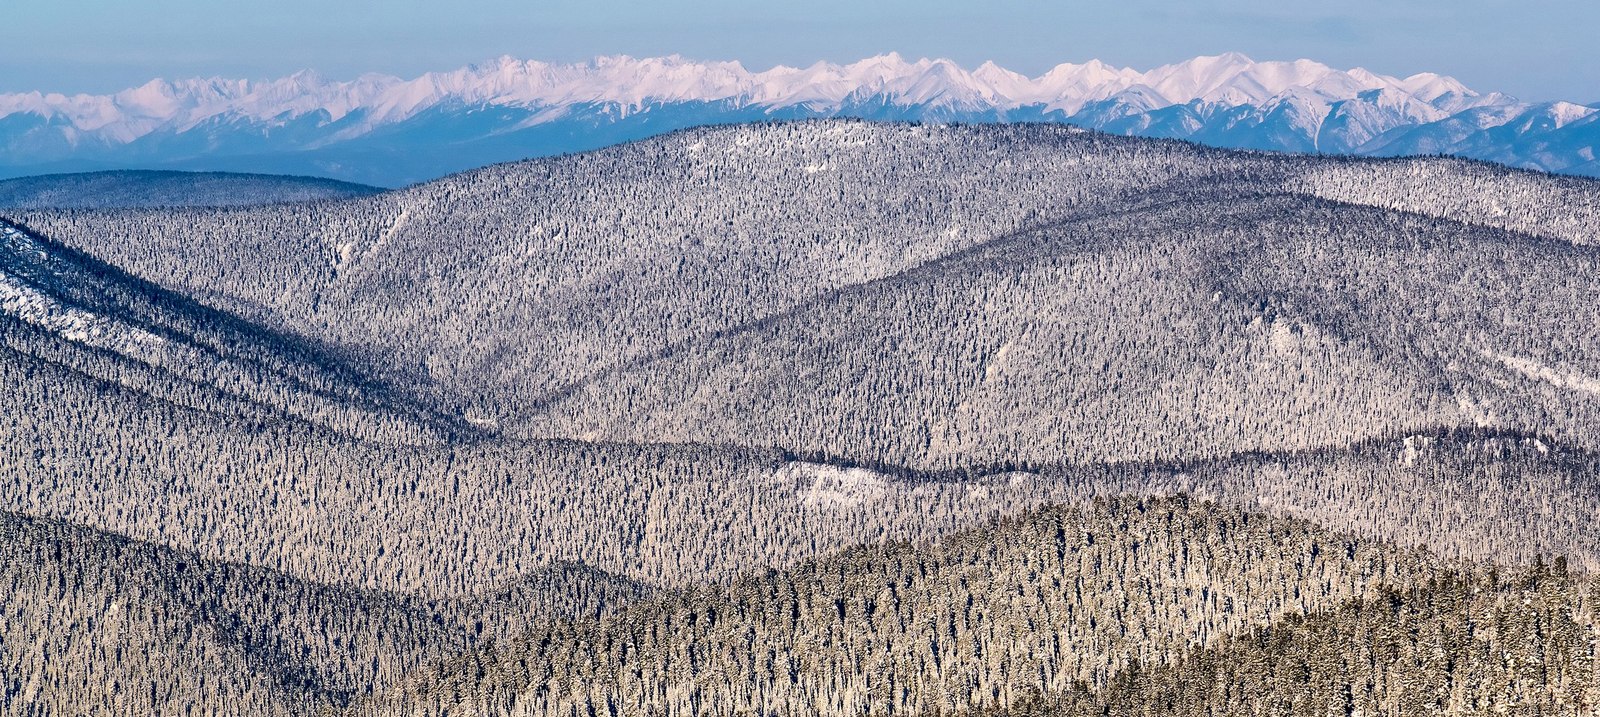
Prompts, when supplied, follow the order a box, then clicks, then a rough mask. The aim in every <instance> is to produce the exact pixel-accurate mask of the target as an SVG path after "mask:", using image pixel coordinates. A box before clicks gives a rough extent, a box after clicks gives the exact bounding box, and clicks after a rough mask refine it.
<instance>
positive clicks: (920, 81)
mask: <svg viewBox="0 0 1600 717" xmlns="http://www.w3.org/2000/svg"><path fill="white" fill-rule="evenodd" d="M1372 89H1384V90H1389V91H1393V92H1398V93H1403V94H1405V95H1408V96H1412V97H1415V98H1417V99H1418V100H1420V101H1422V102H1424V103H1434V102H1435V101H1436V100H1438V99H1439V98H1450V102H1452V103H1454V104H1463V103H1470V101H1471V100H1472V99H1473V98H1477V97H1478V95H1477V94H1476V93H1473V92H1472V91H1471V90H1468V89H1467V88H1466V87H1464V86H1462V85H1461V84H1460V83H1459V82H1456V81H1455V80H1453V79H1451V78H1448V77H1441V76H1439V75H1433V74H1419V75H1413V76H1411V77H1408V78H1406V79H1404V80H1400V79H1396V78H1392V77H1385V76H1381V75H1376V74H1373V73H1371V72H1368V71H1366V70H1362V69H1355V70H1349V71H1340V70H1334V69H1332V68H1329V67H1328V66H1326V65H1322V64H1320V63H1316V62H1312V61H1310V60H1296V61H1293V62H1256V61H1254V60H1252V59H1250V58H1249V57H1246V56H1244V55H1241V54H1238V53H1226V54H1222V55H1215V56H1208V57H1197V58H1194V59H1192V60H1187V61H1184V62H1180V63H1176V64H1172V65H1165V66H1162V67H1158V68H1156V69H1153V70H1150V71H1149V72H1139V71H1137V70H1132V69H1128V68H1116V67H1111V66H1108V65H1106V64H1104V63H1102V62H1099V61H1097V60H1095V61H1090V62H1088V63H1084V64H1081V65H1076V64H1063V65H1059V66H1057V67H1055V68H1052V69H1051V70H1050V71H1048V72H1046V73H1044V74H1042V75H1040V76H1038V77H1027V76H1025V75H1023V74H1021V73H1017V72H1014V71H1011V70H1008V69H1006V68H1004V67H1001V66H999V65H997V64H995V63H993V62H986V63H984V64H983V65H980V66H979V67H978V68H977V69H976V70H973V71H969V70H967V69H965V68H963V67H961V66H960V65H958V64H956V63H954V62H952V61H950V60H944V59H926V58H923V59H918V60H915V61H911V60H907V59H906V58H904V57H901V56H900V55H899V54H898V53H893V52H891V53H888V54H884V55H879V56H876V57H869V58H866V59H863V60H860V61H857V62H853V63H849V64H842V65H841V64H833V63H826V62H819V63H816V64H814V65H812V66H810V67H807V68H804V69H798V68H793V67H782V66H780V67H774V68H772V69H770V70H766V71H763V72H751V71H749V70H747V69H745V67H744V66H743V65H741V64H740V63H738V62H700V61H695V60H690V59H686V58H684V57H681V56H678V55H669V56H666V57H652V58H634V57H629V56H627V55H614V56H605V57H597V58H595V59H593V60H590V61H588V62H583V63H574V64H555V63H546V62H540V61H536V60H527V61H524V60H518V59H516V58H513V57H509V56H506V57H500V58H496V59H493V60H489V61H487V62H483V63H478V64H473V65H468V66H466V67H463V68H460V69H457V70H452V71H447V72H430V73H427V74H424V75H422V76H420V77H417V78H414V79H410V80H402V79H400V78H396V77H390V76H387V75H364V76H362V77H359V78H357V79H355V80H350V81H332V80H328V79H325V78H323V77H322V76H321V75H319V74H317V73H315V72H311V71H305V72H300V73H296V74H294V75H290V76H288V77H284V78H279V79H276V80H266V81H251V80H227V79H222V78H210V79H192V80H183V81H177V82H168V81H165V80H152V81H150V82H148V83H146V84H144V85H142V86H140V87H136V88H132V89H128V90H123V91H122V92H118V93H115V94H112V95H104V96H92V95H77V96H72V97H67V96H63V95H41V94H39V93H28V94H10V95H0V116H4V115H10V114H15V113H23V112H25V113H32V114H37V115H40V116H43V117H46V118H61V119H64V120H66V121H67V122H69V123H70V124H71V125H72V126H73V127H74V128H75V129H77V130H80V131H83V132H91V133H99V134H103V135H104V136H105V137H106V138H107V139H109V140H111V141H122V142H126V141H130V140H132V139H134V138H137V137H139V136H142V135H143V134H146V133H149V132H153V131H156V130H158V129H160V128H162V127H175V128H178V129H183V128H187V127H192V126H194V125H195V124H198V123H199V122H202V121H204V120H206V119H209V118H213V117H218V116H223V117H229V118H245V119H251V120H257V121H266V120H283V119H293V118H297V117H301V116H305V115H308V114H312V113H316V112H324V113H326V115H327V117H328V118H330V119H331V120H339V119H341V118H343V117H345V116H346V115H349V114H351V113H353V112H356V111H358V110H364V111H365V113H366V116H367V120H366V122H367V123H368V124H369V125H378V124H383V123H386V122H397V121H402V120H405V119H407V118H409V117H411V116H414V115H416V114H417V113H419V112H422V111H424V110H427V109H429V108H432V107H435V106H439V105H442V104H446V103H460V104H463V105H499V106H522V107H560V106H567V105H576V104H587V103H610V104H617V105H621V106H623V107H626V108H630V109H638V108H641V107H644V106H647V105H651V104H666V103H676V102H731V103H734V104H737V105H753V106H761V107H766V108H769V109H773V108H785V107H792V106H801V105H804V106H808V107H838V106H840V105H842V104H845V103H847V102H850V101H852V100H856V101H859V100H866V99H879V100H882V101H884V102H887V103H889V104H893V105H901V106H917V105H932V106H942V107H951V108H960V109H968V110H973V109H995V110H1009V109H1015V108H1017V107H1023V106H1043V107H1048V108H1051V109H1057V110H1063V111H1067V112H1072V111H1076V110H1077V109H1078V108H1081V107H1082V106H1084V105H1085V104H1087V103H1090V102H1097V101H1100V100H1105V99H1108V98H1111V97H1113V96H1116V95H1118V94H1123V93H1129V92H1130V91H1132V92H1131V94H1129V96H1130V97H1137V98H1138V99H1139V102H1140V105H1141V107H1143V106H1145V105H1149V104H1151V103H1154V104H1155V105H1156V106H1155V107H1147V108H1146V109H1156V108H1159V107H1160V106H1171V105H1181V104H1187V103H1190V102H1194V101H1202V102H1207V103H1219V104H1227V105H1240V104H1261V103H1265V102H1267V101H1269V100H1271V99H1272V98H1274V97H1276V96H1278V95H1282V94H1284V93H1286V92H1290V91H1307V92H1310V93H1311V94H1313V95H1315V96H1317V97H1320V98H1322V99H1324V100H1325V101H1328V102H1334V101H1338V100H1342V99H1351V98H1354V97H1356V96H1357V95H1358V94H1359V93H1360V92H1363V91H1367V90H1372Z"/></svg>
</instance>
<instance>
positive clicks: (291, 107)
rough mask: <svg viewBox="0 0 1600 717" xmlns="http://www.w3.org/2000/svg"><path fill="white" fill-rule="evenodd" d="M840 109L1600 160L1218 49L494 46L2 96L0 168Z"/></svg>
mask: <svg viewBox="0 0 1600 717" xmlns="http://www.w3.org/2000/svg"><path fill="white" fill-rule="evenodd" d="M833 116H848V117H861V118H865V119H905V120H916V121H931V122H952V121H954V122H1027V121H1044V122H1058V123H1069V124H1076V125H1081V126H1085V127H1090V128H1094V129H1101V130H1104V131H1109V132H1113V133H1120V134H1133V135H1141V136H1155V137H1171V138H1179V139H1190V140H1194V141H1198V142H1201V143H1204V144H1211V145H1216V146H1224V147H1237V148H1247V149H1269V150H1283V151H1294V152H1327V153H1353V154H1363V155H1384V156H1390V155H1409V154H1434V153H1446V154H1458V155H1462V156H1468V157H1477V158H1484V159H1493V160H1495V161H1499V162H1503V163H1507V164H1511V165H1514V166H1521V167H1528V168H1534V169H1541V170H1546V171H1569V172H1573V173H1578V174H1595V173H1596V172H1600V169H1597V168H1594V167H1592V166H1591V165H1592V163H1593V161H1594V157H1593V148H1594V142H1595V138H1596V136H1597V135H1600V122H1596V121H1595V120H1596V118H1597V117H1600V112H1597V111H1595V109H1594V108H1592V107H1588V106H1584V105H1580V104H1574V103H1569V102H1544V103H1527V102H1521V101H1518V100H1516V99H1514V98H1511V97H1508V96H1506V95H1503V94H1500V93H1495V92H1487V93H1480V92H1477V91H1475V90H1472V89H1470V88H1468V87H1466V86H1465V85H1463V84H1462V83H1460V82H1459V81H1457V80H1455V79H1454V78H1451V77H1447V76H1443V75H1438V74H1435V73H1427V72H1423V73H1416V74H1413V75H1410V76H1408V77H1404V78H1400V77H1393V76H1388V75H1381V74H1377V73H1373V72H1371V71H1368V70H1366V69H1363V68H1353V69H1349V70H1338V69H1334V68H1332V67H1329V66H1327V65H1324V64H1322V63H1318V62H1314V61H1311V60H1305V59H1301V60H1294V61H1289V62H1283V61H1263V62H1257V61H1255V60H1252V59H1250V58H1249V57H1246V56H1244V55H1241V54H1238V53H1225V54H1222V55H1215V56H1202V57H1197V58H1193V59H1190V60H1186V61H1183V62H1178V63H1174V64H1169V65H1163V66H1161V67H1157V68H1154V69H1152V70H1149V71H1146V72H1140V71H1137V70H1133V69H1129V68H1116V67H1112V66H1110V65H1107V64H1105V63H1102V62H1099V61H1098V60H1092V61H1089V62H1086V63H1082V64H1073V63H1064V64H1061V65H1058V66H1056V67H1054V68H1052V69H1051V70H1049V71H1047V72H1044V73H1042V74H1040V75H1038V76H1036V77H1028V76H1025V75H1023V74H1021V73H1017V72H1013V71H1011V70H1008V69H1005V68H1003V67H1001V66H999V65H997V64H995V63H993V62H986V63H984V64H982V65H980V66H979V67H978V68H976V69H974V70H968V69H966V68H964V67H962V66H960V65H958V64H957V63H955V62H952V61H950V60H946V59H927V58H921V59H917V60H915V61H910V60H907V59H905V58H903V57H901V56H900V55H899V54H897V53H889V54H885V55H879V56H876V57H871V58H867V59H864V60H860V61H857V62H854V63H848V64H836V63H827V62H817V63H814V64H812V65H810V66H808V67H804V68H799V67H789V66H782V65H780V66H777V67H774V68H771V69H768V70H764V71H760V72H751V71H750V70H747V69H746V68H745V67H744V66H743V65H742V64H740V63H738V62H700V61H695V60H690V59H686V58H684V57H681V56H678V55H669V56H666V57H657V58H633V57H629V56H626V55H617V56H605V57H599V58H595V59H593V60H590V61H588V62H584V63H571V64H557V63H547V62H541V61H537V60H527V61H524V60H517V59H514V58H512V57H510V56H505V57H501V58H497V59H495V60H491V61H488V62H485V63H479V64H473V65H468V66H466V67H463V68H460V69H457V70H453V71H446V72H430V73H425V74H423V75H421V76H418V77H416V78H413V79H402V78H399V77H394V76H390V75H380V74H373V73H369V74H365V75H362V76H360V77H358V78H356V79H353V80H348V81H331V80H327V79H325V78H323V77H322V76H321V75H320V74H318V73H315V72H312V71H302V72H299V73H296V74H293V75H290V76H288V77H283V78H279V79H275V80H259V81H257V80H235V79H224V78H219V77H213V78H204V79H200V78H196V79H185V80H174V81H167V80H161V79H157V80H151V81H150V82H147V83H145V84H144V85H141V86H139V87H135V88H129V89H126V90H123V91H120V92H117V93H113V94H108V95H86V94H79V95H72V96H67V95H63V94H59V93H48V94H47V93H43V92H38V91H35V92H28V93H12V94H0V176H5V175H23V174H35V173H39V172H42V171H70V170H74V169H80V170H81V169H105V168H113V167H139V168H147V167H148V168H170V169H185V168H187V169H212V170H219V169H221V170H232V171H265V172H269V173H296V172H298V173H309V174H315V175H320V176H328V177H333V178H338V179H346V180H356V181H366V182H368V183H376V184H382V185H387V186H394V185H397V184H406V183H410V182H414V181H418V180H423V179H429V178H433V177H437V176H440V175H442V174H446V173H448V172H451V171H458V170H462V169H467V168H470V167H473V166H479V165H482V164H488V163H492V162H495V161H503V160H507V159H517V158H522V157H526V156H530V155H548V154H560V153H565V152H570V151H580V150H586V149H594V148H598V147H600V146H604V145H605V144H610V143H614V142H617V141H625V140H628V139H638V138H642V137H646V136H651V135H654V134H659V133H660V132H662V131H667V130H671V129H678V128H684V127H689V126H694V125H699V124H723V123H730V122H744V121H751V120H760V119H806V118H816V117H833ZM1502 135H1504V136H1502ZM1568 135H1575V137H1573V136H1568ZM441 145H444V146H446V147H444V148H442V147H441ZM446 149H448V150H450V151H453V152H455V153H456V154H459V155H462V156H460V157H456V158H454V159H451V158H447V157H446V156H445V150H446ZM406 153H410V154H418V153H421V154H422V155H425V156H423V157H420V158H419V157H411V158H410V159H409V162H410V163H411V164H410V165H407V163H406V162H407V160H404V159H403V158H402V157H400V156H398V155H404V154H406Z"/></svg>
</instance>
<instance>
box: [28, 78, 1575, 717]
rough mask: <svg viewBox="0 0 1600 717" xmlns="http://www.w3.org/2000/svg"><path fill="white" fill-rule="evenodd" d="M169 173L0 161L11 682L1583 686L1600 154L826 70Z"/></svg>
mask: <svg viewBox="0 0 1600 717" xmlns="http://www.w3.org/2000/svg"><path fill="white" fill-rule="evenodd" d="M1397 82H1401V83H1402V84H1403V81H1397ZM1416 91H1421V90H1416ZM1444 96H1445V95H1439V96H1437V97H1435V100H1438V99H1440V98H1442V97H1444ZM1451 101H1454V100H1451ZM1462 101H1468V100H1462ZM1471 101H1476V100H1471ZM652 111H653V110H652ZM424 114H426V112H424ZM630 116H638V115H630ZM402 124H403V122H402ZM102 179H107V178H102ZM113 180H114V181H113ZM78 181H85V182H88V181H90V180H85V179H82V178H56V179H55V180H49V182H47V183H46V184H45V185H43V186H46V187H47V188H49V187H51V186H54V188H53V189H49V192H57V193H60V192H66V193H71V192H72V191H73V189H72V187H74V186H75V184H74V183H75V182H78ZM50 182H54V183H55V184H54V185H51V184H50ZM184 182H192V183H193V185H194V187H195V188H196V192H195V196H196V197H199V198H203V199H206V201H203V202H191V203H190V204H193V205H196V206H175V205H171V204H167V203H160V205H158V206H118V204H120V203H121V202H110V201H108V202H95V201H91V202H84V203H83V206H71V203H70V202H66V203H62V202H39V203H35V204H33V205H30V206H28V207H26V208H11V209H0V388H4V390H3V391H0V595H4V596H6V599H5V600H4V601H0V714H4V715H12V714H16V715H38V716H45V717H49V716H53V715H80V714H94V715H101V714H104V715H122V714H207V715H303V714H350V715H396V716H401V715H407V716H413V717H415V716H419V715H429V716H432V715H546V714H548V715H572V714H593V715H607V716H612V715H635V714H675V715H734V714H753V713H760V714H796V715H799V714H805V715H829V716H835V715H836V716H838V717H844V716H845V715H859V714H889V713H895V714H909V715H926V716H928V717H933V716H934V715H949V714H958V713H959V714H973V715H983V714H1016V715H1086V716H1087V715H1101V716H1103V715H1107V714H1151V715H1156V714H1194V715H1202V714H1203V715H1235V714H1237V715H1245V714H1283V715H1295V716H1298V715H1319V716H1320V715H1327V714H1357V713H1360V714H1394V715H1412V714H1460V715H1468V714H1474V715H1475V714H1499V713H1513V714H1515V713H1524V714H1561V715H1568V714H1586V713H1588V712H1591V711H1593V708H1594V707H1595V706H1596V705H1600V611H1597V609H1596V606H1597V605H1600V582H1597V580H1596V578H1595V571H1596V570H1600V548H1597V546H1600V521H1595V520H1594V516H1595V515H1596V514H1597V511H1600V341H1596V340H1595V328H1594V327H1595V326H1596V325H1600V182H1597V181H1595V180H1592V179H1586V178H1577V177H1562V176H1553V175H1549V174H1542V173H1533V172H1521V171H1515V170H1511V169H1507V168H1505V167H1500V166H1495V165H1491V164H1485V163H1481V162H1472V161H1467V160H1462V159H1453V158H1417V159H1399V160H1390V159H1365V158H1350V157H1318V156H1298V155H1286V154H1278V153H1259V152H1237V151H1228V150H1221V149H1215V148H1208V147H1205V146H1201V145H1197V144H1192V143H1184V142H1174V141H1168V140H1159V139H1147V138H1130V137H1122V136H1116V135H1111V134H1104V133H1099V132H1094V131H1087V130H1083V129H1081V128H1076V127H1067V126H1060V125H1052V124H1026V125H1018V124H985V125H975V126H965V125H962V126H952V125H936V124H921V125H914V124H902V123H878V122H867V121H856V120H841V119H824V120H808V121H802V122H784V123H757V124H749V125H740V126H716V127H703V128H694V129H688V130H683V131H678V132H673V133H669V134H666V135H663V136H657V137H651V138H648V139H645V140H643V141H639V142H633V143H628V144H625V145H621V146H616V147H609V148H606V149H603V150H599V151H595V152H589V153H582V154H575V155H568V156H561V157H550V158H543V159H537V160H532V161H526V162H516V163H508V164H501V165H496V166H491V167H485V168H481V169H477V170H474V171H470V172H465V173H461V174H456V175H453V176H450V177H446V178H443V179H439V180H436V181H431V182H427V183H424V184H421V185H418V186H412V187H407V188H404V189H399V190H393V191H386V192H381V193H376V194H367V193H366V192H363V191H355V192H353V193H354V194H355V195H356V196H337V195H335V196H324V197H320V198H314V199H311V200H308V201H302V202H287V203H286V202H280V201H276V200H275V199H273V198H272V197H276V196H279V195H280V193H283V192H293V191H300V190H303V189H306V188H308V187H307V186H306V183H305V182H303V181H298V180H284V181H283V182H281V183H274V182H273V181H272V180H271V178H261V177H242V178H241V177H230V176H211V175H192V174H163V175H154V176H152V175H142V174H141V175H116V176H115V177H112V178H109V179H107V181H106V183H105V184H104V186H105V187H110V188H111V190H114V191H110V190H108V191H109V194H106V195H103V196H112V197H127V196H132V195H133V194H136V193H137V192H139V191H140V188H141V187H151V188H160V187H167V188H168V189H169V190H171V191H167V192H165V193H163V194H161V195H160V196H174V197H181V196H183V194H184V192H183V191H182V186H183V185H184ZM235 182H236V183H237V184H236V186H237V196H233V197H231V199H233V200H236V201H229V199H230V197H229V192H228V187H229V186H234V184H233V183H235ZM26 186H34V185H32V184H26V183H25V187H26ZM83 186H84V187H85V188H89V187H91V184H84V185H83ZM119 186H120V187H122V189H116V187H119ZM319 186H320V185H319ZM311 188H313V189H315V188H317V187H311ZM322 188H327V187H322ZM332 188H333V189H340V188H346V189H347V188H348V187H344V185H338V186H335V187H332ZM202 190H203V191H202ZM48 194H49V193H48V192H46V193H45V195H48ZM90 194H93V193H92V192H91V193H90ZM263 197H266V199H263ZM263 201H265V202H267V203H261V202H263ZM63 205H67V206H63Z"/></svg>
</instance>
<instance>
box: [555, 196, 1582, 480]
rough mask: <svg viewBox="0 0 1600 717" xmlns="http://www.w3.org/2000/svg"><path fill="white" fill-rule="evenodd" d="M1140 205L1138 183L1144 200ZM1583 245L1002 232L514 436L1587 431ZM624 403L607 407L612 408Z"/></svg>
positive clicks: (1277, 231) (1242, 214) (1091, 436)
mask: <svg viewBox="0 0 1600 717" xmlns="http://www.w3.org/2000/svg"><path fill="white" fill-rule="evenodd" d="M1157 196H1159V195H1157ZM1596 297H1600V253H1597V252H1596V251H1595V250H1594V249H1591V248H1586V247H1575V246H1572V245H1570V244H1566V243H1564V242H1552V241H1545V240H1538V239H1531V238H1528V237H1525V236H1523V235H1516V234H1508V233H1504V232H1498V231H1493V230H1488V229H1481V228H1473V227H1469V226H1466V225H1460V224H1455V223H1453V222H1448V221H1440V220H1429V219H1421V218H1417V217H1414V216H1408V215H1399V214H1391V213H1382V212H1378V211H1373V210H1368V209H1362V208H1355V207H1349V206H1343V205H1333V204H1328V203H1324V202H1319V201H1316V200H1308V199H1303V198H1293V197H1267V198H1257V197H1252V196H1234V197H1228V198H1226V199H1225V200H1223V201H1218V199H1217V197H1215V196H1214V195H1209V194H1206V195H1201V196H1200V197H1198V198H1195V197H1187V196H1186V197H1182V198H1179V199H1176V200H1175V201H1172V202H1169V203H1158V204H1155V205H1153V206H1152V207H1151V208H1149V209H1143V210H1133V211H1127V212H1120V213H1116V214H1112V215H1109V216H1105V217H1097V218H1093V219H1087V220H1083V221H1075V222H1065V223H1061V224H1056V225H1052V226H1050V227H1048V228H1046V229H1041V230H1036V231H1031V232H1024V233H1021V234H1019V235H1015V236H1013V237H1009V238H1006V239H1002V240H999V241H996V242H991V243H989V244H986V245H984V246H982V247H979V248H976V249H973V250H970V251H966V252H962V253H960V254H957V255H954V256H952V257H948V258H946V259H943V260H940V261H936V262H931V263H929V264H927V265H924V266H922V267H919V268H918V269H916V270H912V271H908V272H904V273H902V274H898V275H896V276H894V277H892V278H889V279H885V280H882V281H878V282H872V283H869V284H865V285H862V286H858V287H852V288H851V289H849V290H845V291H841V292H838V293H835V294H832V295H830V296H828V297H826V298H824V299H819V300H817V301H814V302H809V303H807V304H805V305H803V306H800V307H797V308H795V309H793V310H791V311H789V312H786V313H784V314H782V315H780V316H777V317H774V318H772V319H769V320H765V321H762V322H757V323H755V324H752V325H749V326H747V327H744V328H742V329H740V330H738V331H733V332H724V333H722V334H720V335H718V336H716V337H715V338H711V339H708V340H706V341H703V342H697V343H689V344H685V345H681V346H677V347H674V348H673V350H671V351H670V352H668V353H666V354H664V355H662V356H660V357H657V358H654V359H652V360H648V361H641V362H638V363H636V364H634V365H630V366H628V367H626V368H625V369H623V370H619V371H616V372H612V373H609V374H606V375H603V376H601V377H598V378H596V379H594V380H592V381H591V382H589V383H587V384H585V385H583V386H581V387H576V388H574V389H570V390H569V391H567V392H564V393H563V394H561V395H560V396H559V397H558V398H556V399H555V400H554V401H552V402H550V403H549V404H546V405H541V406H536V407H535V410H534V411H531V412H530V414H531V415H533V416H535V418H534V419H533V422H532V425H531V426H530V427H529V428H528V429H527V430H528V431H530V432H531V433H533V434H535V435H537V434H547V435H582V436H589V437H595V438H599V439H604V440H622V441H697V442H710V443H725V442H733V441H746V442H753V443H756V444H770V445H780V446H789V447H799V448H807V449H813V450H820V451H826V452H830V453H834V454H838V455H848V456H858V457H870V458H873V459H877V460H883V461H888V462H900V463H909V464H912V465H918V466H924V467H948V466H952V465H962V464H972V463H976V464H979V465H983V464H988V463H992V462H997V461H1007V460H1010V461H1031V462H1036V463H1052V462H1070V463H1088V462H1096V461H1104V460H1152V459H1166V460H1171V459H1179V458H1186V457H1194V456H1221V455H1226V454H1229V453H1231V452H1236V451H1246V450H1265V451H1272V450H1297V449H1306V448H1311V447H1316V446H1324V445H1339V444H1342V443H1347V442H1350V441H1354V440H1359V439H1362V438H1367V437H1372V436H1387V435H1396V434H1399V433H1402V432H1406V431H1411V430H1417V429H1425V428H1431V427H1434V426H1442V425H1459V426H1474V425H1483V426H1498V427H1502V428H1510V429H1516V430H1525V431H1537V432H1542V433H1548V434H1550V435H1555V436H1559V437H1561V438H1562V439H1564V440H1567V441H1573V442H1578V443H1581V444H1583V445H1591V446H1592V445H1596V442H1597V441H1600V434H1597V433H1595V430H1594V429H1595V426H1600V379H1595V378H1593V377H1595V376H1600V352H1597V348H1600V344H1596V343H1595V342H1593V341H1592V340H1591V339H1592V338H1593V337H1592V336H1591V333H1592V325H1593V324H1592V322H1590V321H1574V320H1572V319H1573V317H1574V316H1600V303H1597V302H1600V300H1597V298H1596ZM618 406H621V407H625V410H616V407H618Z"/></svg>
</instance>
